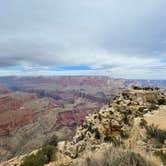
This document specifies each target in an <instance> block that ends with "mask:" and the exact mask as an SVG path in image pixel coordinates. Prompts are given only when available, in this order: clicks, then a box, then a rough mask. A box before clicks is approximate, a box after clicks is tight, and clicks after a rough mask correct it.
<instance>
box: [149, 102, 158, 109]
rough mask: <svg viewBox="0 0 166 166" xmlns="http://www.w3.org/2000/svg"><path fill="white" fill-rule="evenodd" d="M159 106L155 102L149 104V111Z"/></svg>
mask: <svg viewBox="0 0 166 166" xmlns="http://www.w3.org/2000/svg"><path fill="white" fill-rule="evenodd" d="M158 108H159V107H158V106H157V105H156V104H151V105H150V106H149V111H153V110H157V109H158Z"/></svg>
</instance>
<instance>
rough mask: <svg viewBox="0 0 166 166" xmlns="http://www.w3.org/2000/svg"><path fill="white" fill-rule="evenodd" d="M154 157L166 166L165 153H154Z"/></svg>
mask: <svg viewBox="0 0 166 166" xmlns="http://www.w3.org/2000/svg"><path fill="white" fill-rule="evenodd" d="M154 154H155V155H156V156H158V157H160V159H161V161H162V162H163V164H164V165H166V153H164V152H163V151H162V150H161V151H158V152H155V153H154Z"/></svg>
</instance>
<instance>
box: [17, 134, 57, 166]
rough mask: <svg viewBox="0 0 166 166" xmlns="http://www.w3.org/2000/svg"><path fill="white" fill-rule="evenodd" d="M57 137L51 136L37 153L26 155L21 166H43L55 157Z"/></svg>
mask: <svg viewBox="0 0 166 166" xmlns="http://www.w3.org/2000/svg"><path fill="white" fill-rule="evenodd" d="M56 146H57V137H56V136H53V137H51V138H50V139H49V140H48V141H47V142H46V143H45V144H44V146H43V147H42V148H41V150H39V151H38V152H37V153H36V154H31V155H28V156H26V157H24V159H23V162H22V164H21V165H20V166H43V165H45V164H47V163H49V162H50V161H52V160H53V159H54V155H55V152H56Z"/></svg>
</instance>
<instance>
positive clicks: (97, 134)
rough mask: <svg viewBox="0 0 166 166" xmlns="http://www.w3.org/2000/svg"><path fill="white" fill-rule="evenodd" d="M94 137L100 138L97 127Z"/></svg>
mask: <svg viewBox="0 0 166 166" xmlns="http://www.w3.org/2000/svg"><path fill="white" fill-rule="evenodd" d="M95 138H96V139H100V132H99V130H98V129H95Z"/></svg>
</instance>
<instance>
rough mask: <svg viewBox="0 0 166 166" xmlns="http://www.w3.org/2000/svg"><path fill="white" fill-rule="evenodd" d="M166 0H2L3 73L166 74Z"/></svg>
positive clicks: (131, 76) (149, 76) (140, 76)
mask: <svg viewBox="0 0 166 166" xmlns="http://www.w3.org/2000/svg"><path fill="white" fill-rule="evenodd" d="M165 9H166V1H165V0H134V1H133V0H125V1H124V0H28V1H25V0H5V1H4V0H0V76H9V75H19V76H20V75H24V76H29V75H32V76H37V75H108V76H111V77H115V78H129V79H166V21H165V20H166V10H165Z"/></svg>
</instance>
